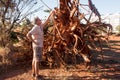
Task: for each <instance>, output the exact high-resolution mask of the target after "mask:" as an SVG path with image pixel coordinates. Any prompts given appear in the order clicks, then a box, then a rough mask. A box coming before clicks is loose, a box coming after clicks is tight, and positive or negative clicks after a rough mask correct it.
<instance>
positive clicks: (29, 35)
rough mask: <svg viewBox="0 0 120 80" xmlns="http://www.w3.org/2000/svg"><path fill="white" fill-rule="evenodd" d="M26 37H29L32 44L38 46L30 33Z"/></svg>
mask: <svg viewBox="0 0 120 80" xmlns="http://www.w3.org/2000/svg"><path fill="white" fill-rule="evenodd" d="M26 36H27V38H28V39H29V40H30V41H31V42H33V43H35V44H37V43H36V42H35V41H34V40H33V38H32V34H31V33H29V32H28V33H27V35H26Z"/></svg>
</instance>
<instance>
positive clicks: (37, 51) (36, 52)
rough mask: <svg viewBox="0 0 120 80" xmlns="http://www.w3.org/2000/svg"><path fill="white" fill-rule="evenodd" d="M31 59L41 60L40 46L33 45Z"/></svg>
mask: <svg viewBox="0 0 120 80" xmlns="http://www.w3.org/2000/svg"><path fill="white" fill-rule="evenodd" d="M33 60H35V61H41V60H42V47H33Z"/></svg>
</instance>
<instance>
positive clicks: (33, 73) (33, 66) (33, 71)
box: [32, 60, 35, 77]
mask: <svg viewBox="0 0 120 80" xmlns="http://www.w3.org/2000/svg"><path fill="white" fill-rule="evenodd" d="M32 75H33V77H34V76H35V60H32Z"/></svg>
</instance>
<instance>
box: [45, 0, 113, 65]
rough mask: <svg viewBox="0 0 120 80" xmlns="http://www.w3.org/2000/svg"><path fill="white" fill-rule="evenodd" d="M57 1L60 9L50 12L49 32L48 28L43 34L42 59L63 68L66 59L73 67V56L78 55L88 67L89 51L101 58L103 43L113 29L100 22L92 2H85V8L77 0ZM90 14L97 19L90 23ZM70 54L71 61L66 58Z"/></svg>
mask: <svg viewBox="0 0 120 80" xmlns="http://www.w3.org/2000/svg"><path fill="white" fill-rule="evenodd" d="M59 2H60V7H59V8H55V9H54V12H53V13H54V14H53V16H52V20H53V26H52V29H51V28H50V27H49V28H48V30H47V32H46V33H45V41H44V56H45V60H47V61H48V62H49V64H50V65H53V64H56V65H57V66H66V65H67V64H68V60H69V59H70V60H71V61H72V63H73V64H76V60H77V59H76V55H80V56H82V57H83V59H84V61H85V62H86V63H87V64H89V63H90V62H91V53H90V50H91V48H92V49H95V50H97V51H101V55H102V51H103V50H102V41H103V40H104V41H105V42H106V43H108V36H109V33H110V31H111V29H112V26H111V25H110V24H105V23H102V22H101V16H100V14H99V12H98V11H97V9H96V7H95V6H94V5H93V4H92V2H91V0H88V5H85V4H81V3H80V1H79V0H60V1H59ZM86 7H87V8H86ZM87 9H88V10H87ZM84 11H85V12H84ZM93 15H96V17H97V20H96V21H93V22H91V18H92V16H93ZM102 33H104V35H103V34H102ZM96 42H97V44H96ZM97 45H99V46H97ZM70 54H71V55H72V57H71V58H69V57H68V56H69V55H70Z"/></svg>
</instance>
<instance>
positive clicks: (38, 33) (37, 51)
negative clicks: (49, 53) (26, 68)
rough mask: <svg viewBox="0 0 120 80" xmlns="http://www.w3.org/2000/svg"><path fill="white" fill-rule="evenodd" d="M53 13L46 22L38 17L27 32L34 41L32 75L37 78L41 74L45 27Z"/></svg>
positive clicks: (28, 36)
mask: <svg viewBox="0 0 120 80" xmlns="http://www.w3.org/2000/svg"><path fill="white" fill-rule="evenodd" d="M51 14H52V12H51ZM51 14H50V15H49V17H48V18H47V20H46V21H45V22H44V23H42V22H41V20H40V19H39V18H38V17H36V18H35V19H34V22H35V25H34V26H33V28H32V29H31V30H30V31H29V32H28V33H27V38H28V39H29V40H30V41H31V42H32V47H33V60H32V73H33V74H32V75H33V76H34V77H35V78H38V76H39V61H40V60H41V58H42V48H43V38H44V37H43V27H44V26H45V25H46V24H47V23H48V21H49V18H50V16H51Z"/></svg>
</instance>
